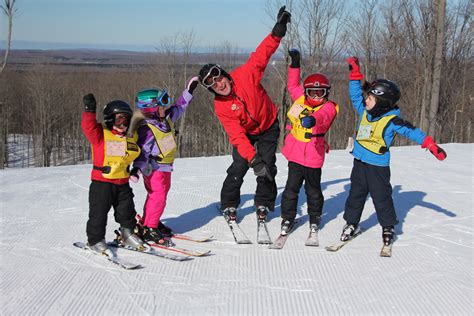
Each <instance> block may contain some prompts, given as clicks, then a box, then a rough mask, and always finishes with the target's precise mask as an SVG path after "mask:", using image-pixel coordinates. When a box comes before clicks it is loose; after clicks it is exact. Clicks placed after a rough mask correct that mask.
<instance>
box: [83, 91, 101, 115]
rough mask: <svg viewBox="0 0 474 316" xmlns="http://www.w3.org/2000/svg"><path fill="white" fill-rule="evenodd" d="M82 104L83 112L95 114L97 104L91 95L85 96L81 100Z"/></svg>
mask: <svg viewBox="0 0 474 316" xmlns="http://www.w3.org/2000/svg"><path fill="white" fill-rule="evenodd" d="M82 102H83V103H84V111H86V112H92V113H95V110H96V108H97V102H96V101H95V97H94V95H93V94H92V93H89V94H86V95H85V96H84V97H83V98H82Z"/></svg>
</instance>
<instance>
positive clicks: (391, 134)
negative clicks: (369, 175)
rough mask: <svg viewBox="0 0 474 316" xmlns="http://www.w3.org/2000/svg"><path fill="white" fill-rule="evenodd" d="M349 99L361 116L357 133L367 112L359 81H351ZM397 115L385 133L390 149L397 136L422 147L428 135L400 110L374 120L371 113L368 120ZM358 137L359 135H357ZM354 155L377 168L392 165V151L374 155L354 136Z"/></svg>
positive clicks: (384, 136)
mask: <svg viewBox="0 0 474 316" xmlns="http://www.w3.org/2000/svg"><path fill="white" fill-rule="evenodd" d="M349 97H350V99H351V102H352V105H353V106H354V108H355V110H356V111H357V113H358V114H359V120H358V122H357V131H359V128H360V123H361V119H362V115H363V113H364V111H365V99H364V96H363V94H362V87H361V84H360V81H359V80H350V81H349ZM389 115H396V117H395V118H394V119H392V120H391V121H390V122H389V123H388V125H387V127H386V128H385V130H384V132H383V139H384V141H385V143H386V144H387V147H388V148H390V146H391V145H392V142H393V139H394V138H395V136H396V134H400V135H402V136H404V137H406V138H408V139H410V140H412V141H414V142H416V143H417V144H419V145H421V144H422V143H423V141H424V140H425V137H426V134H425V133H423V131H421V130H420V129H419V128H416V127H414V126H413V125H412V124H411V123H409V122H407V121H405V120H403V119H401V118H400V109H399V108H395V109H393V110H391V111H389V112H387V113H385V114H383V115H382V116H380V117H376V118H373V117H372V116H371V115H370V114H369V113H367V119H368V121H369V122H373V121H377V120H380V119H381V118H382V117H384V116H389ZM356 135H357V133H356ZM351 153H352V155H353V156H354V158H356V159H358V160H360V161H362V162H365V163H368V164H371V165H376V166H382V167H386V166H389V165H390V150H387V151H386V152H385V153H383V154H377V153H374V152H372V151H370V150H368V149H366V148H364V147H362V145H361V144H359V143H358V142H357V140H356V136H355V135H354V149H353V150H352V152H351Z"/></svg>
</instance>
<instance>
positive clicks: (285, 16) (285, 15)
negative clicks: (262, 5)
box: [272, 6, 291, 37]
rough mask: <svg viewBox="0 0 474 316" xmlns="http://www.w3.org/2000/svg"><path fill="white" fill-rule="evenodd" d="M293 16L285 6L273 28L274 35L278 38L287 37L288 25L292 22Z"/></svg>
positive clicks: (279, 12)
mask: <svg viewBox="0 0 474 316" xmlns="http://www.w3.org/2000/svg"><path fill="white" fill-rule="evenodd" d="M290 20H291V14H290V12H288V11H286V10H285V6H282V7H281V8H280V11H278V15H277V22H276V24H275V26H274V27H273V30H272V34H273V36H276V37H283V36H285V35H286V29H287V27H286V24H287V23H288V22H290Z"/></svg>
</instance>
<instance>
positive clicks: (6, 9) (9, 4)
mask: <svg viewBox="0 0 474 316" xmlns="http://www.w3.org/2000/svg"><path fill="white" fill-rule="evenodd" d="M15 2H16V0H4V2H3V4H2V5H0V8H2V10H3V13H4V14H5V15H6V16H7V18H8V39H7V47H6V49H5V55H4V57H3V62H2V67H1V68H0V73H2V72H3V70H4V69H5V67H6V66H7V60H8V53H9V52H10V47H11V42H12V31H13V16H14V14H15V13H16V9H15Z"/></svg>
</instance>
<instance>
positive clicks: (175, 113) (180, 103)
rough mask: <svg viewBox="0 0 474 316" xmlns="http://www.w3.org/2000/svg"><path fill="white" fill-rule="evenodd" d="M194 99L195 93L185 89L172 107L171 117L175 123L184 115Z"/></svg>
mask: <svg viewBox="0 0 474 316" xmlns="http://www.w3.org/2000/svg"><path fill="white" fill-rule="evenodd" d="M192 99H193V95H192V94H191V93H189V91H188V90H184V91H183V93H182V94H181V96H180V97H179V98H178V100H176V103H175V104H174V106H172V107H171V108H170V118H171V121H173V123H174V122H176V121H177V120H178V119H179V118H180V117H181V116H182V115H183V113H184V111H186V108H187V107H188V105H189V104H190V103H191V100H192Z"/></svg>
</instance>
